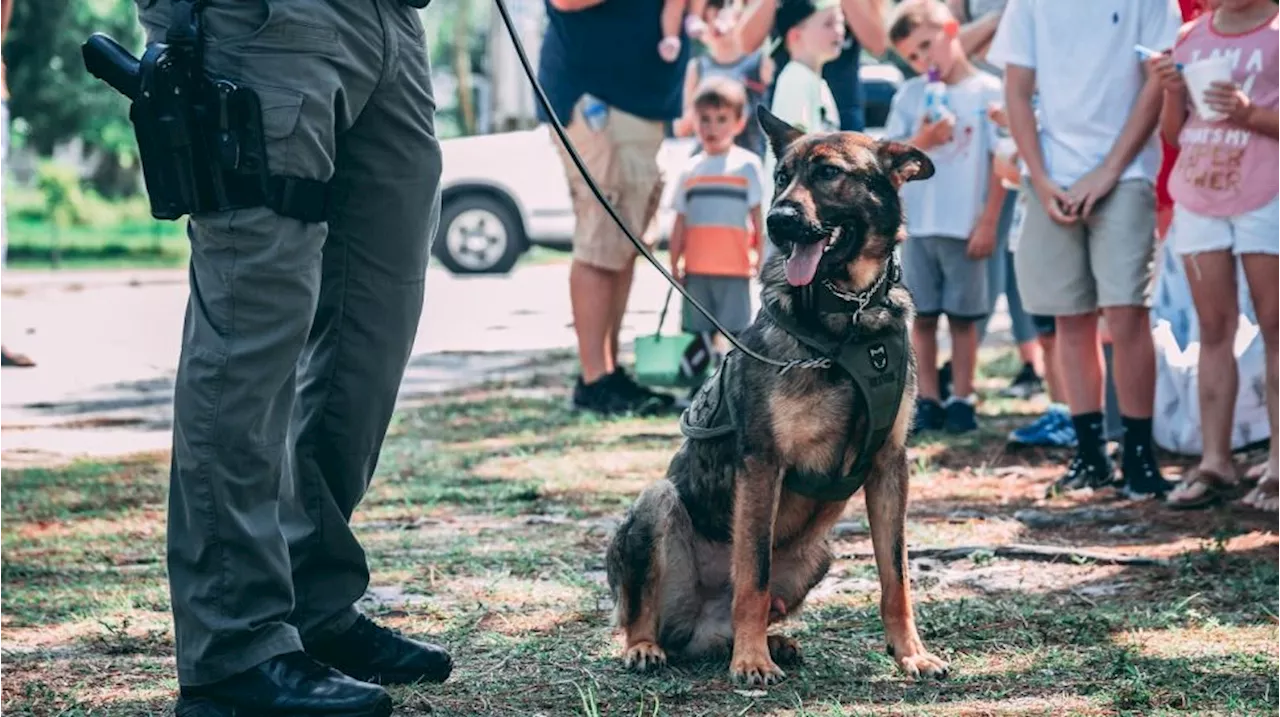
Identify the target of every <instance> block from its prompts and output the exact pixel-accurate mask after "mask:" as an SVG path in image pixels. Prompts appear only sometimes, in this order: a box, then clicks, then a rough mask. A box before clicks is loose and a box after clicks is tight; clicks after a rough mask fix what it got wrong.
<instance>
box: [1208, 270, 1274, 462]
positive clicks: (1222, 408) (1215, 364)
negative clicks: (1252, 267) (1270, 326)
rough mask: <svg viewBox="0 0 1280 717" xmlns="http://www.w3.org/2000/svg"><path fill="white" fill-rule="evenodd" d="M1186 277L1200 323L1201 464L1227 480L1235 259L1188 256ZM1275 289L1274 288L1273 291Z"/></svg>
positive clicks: (1235, 380)
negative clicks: (1202, 443)
mask: <svg viewBox="0 0 1280 717" xmlns="http://www.w3.org/2000/svg"><path fill="white" fill-rule="evenodd" d="M1186 266H1187V280H1188V281H1189V282H1190V284H1191V297H1192V299H1193V300H1194V301H1195V306H1196V317H1197V319H1198V320H1199V323H1200V370H1199V378H1198V381H1199V392H1200V432H1201V435H1202V436H1203V438H1204V452H1203V453H1202V455H1201V458H1200V467H1201V468H1202V469H1204V470H1207V471H1210V472H1212V473H1214V474H1216V475H1220V476H1223V477H1227V478H1230V477H1231V476H1232V474H1233V473H1234V472H1235V468H1234V466H1233V464H1232V461H1231V425H1232V419H1233V417H1234V416H1235V407H1236V390H1237V387H1238V384H1239V371H1238V368H1237V366H1236V356H1235V351H1234V346H1233V344H1234V343H1235V337H1236V324H1237V320H1238V318H1239V314H1240V307H1239V306H1237V305H1236V261H1235V257H1234V256H1232V254H1231V252H1229V251H1213V252H1205V253H1202V254H1196V255H1194V256H1190V257H1187V258H1186ZM1272 293H1274V291H1273V292H1272Z"/></svg>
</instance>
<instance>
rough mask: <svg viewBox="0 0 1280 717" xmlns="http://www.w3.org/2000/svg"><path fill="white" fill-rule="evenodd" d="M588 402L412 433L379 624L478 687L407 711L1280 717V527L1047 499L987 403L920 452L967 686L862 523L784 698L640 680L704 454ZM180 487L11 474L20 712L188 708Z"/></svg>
mask: <svg viewBox="0 0 1280 717" xmlns="http://www.w3.org/2000/svg"><path fill="white" fill-rule="evenodd" d="M987 385H988V387H990V386H991V385H993V384H990V383H988V384H987ZM564 398H565V395H564V389H563V387H562V386H561V385H560V382H559V381H547V380H545V379H544V380H542V381H540V382H539V383H535V384H525V385H520V386H493V387H489V388H485V389H477V390H471V391H467V392H465V393H462V394H457V395H451V396H448V397H444V398H440V399H438V400H433V401H431V402H430V403H427V404H425V405H421V406H418V407H415V408H412V409H408V410H404V411H402V412H401V413H400V414H399V415H398V416H397V418H396V421H395V422H394V424H393V427H392V431H391V435H390V436H389V438H388V441H387V445H386V449H385V451H384V457H383V460H382V463H381V467H380V469H379V475H378V477H377V479H376V481H375V484H374V487H373V489H372V490H371V492H370V494H369V496H368V498H367V499H366V501H365V503H364V505H363V506H362V508H361V510H360V511H359V513H358V517H357V530H358V531H359V535H360V538H361V540H362V541H363V543H364V545H365V547H366V550H367V552H368V554H369V556H370V558H371V560H372V563H373V576H374V577H373V587H372V588H371V590H370V592H369V594H368V596H367V597H366V599H365V609H366V610H367V611H368V612H369V613H370V614H372V615H374V616H376V617H377V618H378V619H379V620H380V621H382V622H383V623H385V624H388V625H390V626H393V627H396V628H398V629H401V630H404V631H405V632H407V633H410V634H414V635H418V636H423V637H426V638H429V639H433V640H437V641H440V642H442V643H444V644H446V645H448V646H449V648H450V649H451V650H452V651H453V653H454V656H455V660H456V664H457V666H458V667H457V669H456V670H455V672H454V676H453V677H452V678H451V679H450V680H449V682H448V683H447V684H445V685H440V686H423V687H417V688H409V689H396V690H394V695H395V697H396V699H397V703H398V705H399V709H398V714H405V715H414V714H426V713H428V712H430V713H432V714H443V715H573V714H581V715H591V716H594V715H655V714H657V715H852V714H927V715H987V714H1001V715H1005V714H1007V715H1014V714H1016V715H1023V714H1055V715H1057V714H1062V715H1066V714H1071V715H1113V714H1142V715H1149V714H1172V713H1182V712H1187V713H1195V714H1222V715H1244V714H1275V713H1276V711H1277V706H1278V705H1277V698H1278V690H1277V669H1278V668H1280V661H1278V659H1277V620H1276V611H1277V598H1278V589H1277V583H1278V579H1280V577H1278V573H1277V534H1276V527H1277V526H1276V517H1275V516H1267V515H1260V514H1257V513H1254V512H1250V511H1246V510H1243V509H1240V508H1237V507H1235V506H1234V505H1226V506H1221V507H1218V508H1215V509H1212V510H1207V511H1201V512H1193V513H1176V512H1173V511H1169V510H1167V509H1165V508H1163V507H1161V506H1160V505H1158V504H1155V503H1144V504H1133V503H1129V502H1126V501H1121V500H1117V499H1116V497H1115V496H1114V495H1113V494H1111V493H1110V492H1109V491H1108V492H1102V493H1098V494H1091V495H1082V496H1075V497H1072V498H1057V499H1053V500H1045V499H1043V497H1042V496H1043V495H1044V489H1045V487H1046V486H1047V485H1048V483H1049V482H1051V480H1052V479H1053V477H1054V476H1055V475H1056V473H1057V471H1058V470H1060V469H1061V463H1062V461H1063V458H1064V457H1063V456H1061V455H1055V454H1052V453H1046V452H1042V451H1029V452H1010V451H1009V450H1007V449H1006V448H1005V444H1004V440H1003V436H1004V435H1005V434H1006V433H1007V432H1008V430H1009V429H1010V428H1012V427H1013V426H1016V425H1018V424H1019V423H1021V422H1023V421H1025V420H1027V419H1028V418H1029V415H1030V414H1032V413H1034V410H1035V408H1036V406H1035V405H1034V404H1030V403H1022V402H990V403H988V404H987V405H985V406H984V407H983V409H982V410H983V413H984V418H985V421H984V428H983V430H982V431H981V432H980V433H979V434H978V435H976V436H972V437H966V438H963V439H956V440H949V439H948V440H944V439H928V440H922V441H919V442H917V444H916V445H914V446H913V448H912V456H913V459H914V462H915V471H914V476H913V482H912V487H911V498H912V501H911V506H910V520H909V525H908V539H909V546H910V549H911V552H912V559H911V572H912V578H913V583H914V587H915V596H916V601H917V616H918V619H919V623H920V629H921V632H922V636H923V638H924V640H925V641H926V643H927V644H928V645H929V647H930V648H931V649H932V650H933V651H934V652H936V653H938V654H940V655H942V656H944V657H945V658H946V659H948V660H949V661H950V662H951V665H952V668H953V676H952V677H951V678H950V679H949V680H947V681H945V682H940V683H938V682H926V683H913V682H910V681H908V680H906V679H905V678H904V677H903V676H901V675H900V674H898V673H897V672H896V670H895V668H894V667H893V665H892V663H891V662H890V660H889V658H887V657H886V656H885V654H884V650H883V644H884V643H883V632H882V630H881V626H880V622H879V617H878V612H877V607H876V606H877V601H878V597H879V588H878V585H877V583H876V581H875V571H874V565H873V562H872V559H871V557H870V556H871V544H870V540H869V537H868V536H867V533H866V520H865V510H864V506H863V505H862V503H861V501H860V500H857V499H855V500H854V501H852V502H851V504H850V507H849V510H848V514H847V515H846V516H845V518H844V520H843V521H842V522H841V523H840V524H839V525H838V526H837V528H836V531H835V532H836V538H835V541H836V550H837V553H838V555H839V560H837V562H836V564H835V566H834V567H833V569H832V571H831V574H830V576H829V577H828V578H827V579H826V580H825V581H823V583H822V584H821V585H819V586H818V587H817V588H816V590H815V591H814V593H813V594H812V596H811V599H810V601H809V605H808V608H807V609H806V610H805V611H804V612H803V613H802V614H800V615H798V616H795V617H793V618H792V619H790V620H789V621H787V622H786V623H784V624H783V625H782V626H781V629H782V630H783V631H784V632H786V633H788V634H790V635H792V636H794V637H796V638H797V639H798V640H799V641H800V642H801V644H802V646H803V649H804V655H805V661H804V664H802V665H800V666H798V667H795V668H792V669H790V670H789V671H788V678H787V679H786V680H785V681H784V682H783V683H781V684H780V685H778V686H775V687H773V688H770V689H768V690H743V689H739V688H735V687H734V686H733V685H731V684H730V683H729V682H728V680H727V661H726V660H708V661H705V662H701V663H696V664H677V665H673V666H672V667H670V668H668V669H666V670H664V671H662V672H659V673H655V674H650V675H643V676H638V675H632V674H628V673H627V672H625V671H624V670H623V669H622V668H621V666H620V665H619V663H618V661H617V659H616V655H617V651H618V644H617V640H616V637H615V636H614V635H613V633H612V631H611V629H610V624H609V623H610V614H609V609H610V602H609V596H608V591H607V590H606V588H605V585H604V572H603V567H604V566H603V551H604V546H605V544H606V541H607V539H608V535H609V532H610V531H611V530H612V529H613V527H614V526H615V525H616V524H617V521H618V519H619V517H620V516H621V514H622V512H623V511H624V510H625V508H626V506H627V504H628V503H629V502H630V500H631V499H632V498H633V497H634V496H635V494H636V493H637V492H638V491H639V490H640V489H641V488H642V487H643V486H644V485H645V484H647V483H648V482H650V481H652V480H655V479H657V478H659V477H660V476H661V475H662V473H663V471H664V470H665V467H666V463H667V461H668V459H669V458H670V456H671V453H672V451H673V450H674V448H675V446H676V445H677V444H678V441H679V434H678V430H677V428H676V425H675V422H674V421H673V420H671V419H662V420H658V419H655V420H626V421H616V422H601V421H597V420H593V419H590V418H586V417H580V416H576V415H573V414H571V413H569V412H567V411H566V410H565V409H564V403H565V401H564ZM1168 465H1170V473H1171V474H1176V473H1177V472H1178V471H1179V470H1180V467H1179V463H1178V462H1177V461H1173V460H1171V461H1170V463H1169V464H1168ZM167 469H168V461H167V456H165V455H158V454H157V455H140V456H137V457H135V458H132V459H129V460H125V461H119V462H114V463H107V464H100V463H80V464H75V465H72V466H62V467H56V468H43V469H42V468H31V469H24V470H19V471H5V472H4V474H3V492H2V493H0V496H2V502H3V561H2V572H3V583H4V594H3V598H2V600H3V605H2V606H3V623H2V628H0V629H2V634H3V650H4V652H3V678H4V679H3V704H2V706H3V711H4V714H6V715H90V714H104V715H146V714H164V713H168V712H170V710H171V709H172V701H173V699H174V695H175V691H176V683H175V680H174V677H173V658H172V650H173V638H172V632H171V629H170V626H169V613H168V609H169V608H168V592H167V587H166V584H165V580H164V567H163V563H162V560H163V556H164V544H163V539H164V500H165V481H166V478H167ZM1053 550H1056V551H1059V552H1058V554H1051V555H1050V554H1045V553H1047V552H1049V551H1053Z"/></svg>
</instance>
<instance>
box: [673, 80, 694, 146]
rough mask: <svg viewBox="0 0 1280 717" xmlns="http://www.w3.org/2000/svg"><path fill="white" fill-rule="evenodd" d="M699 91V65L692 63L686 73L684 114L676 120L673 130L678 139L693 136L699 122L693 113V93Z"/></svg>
mask: <svg viewBox="0 0 1280 717" xmlns="http://www.w3.org/2000/svg"><path fill="white" fill-rule="evenodd" d="M697 90H698V63H697V62H690V63H689V65H688V67H687V68H686V69H685V72H684V112H683V113H682V114H681V115H680V117H679V118H678V119H676V121H675V123H674V125H673V126H672V128H671V129H672V130H673V132H674V134H675V136H677V137H691V136H693V131H694V126H695V124H696V122H697V120H696V118H695V117H694V112H693V93H695V92H697Z"/></svg>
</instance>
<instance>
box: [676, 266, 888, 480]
mask: <svg viewBox="0 0 1280 717" xmlns="http://www.w3.org/2000/svg"><path fill="white" fill-rule="evenodd" d="M900 273H901V272H900V269H899V267H898V263H897V261H896V260H890V265H889V267H888V268H887V270H886V272H885V274H882V275H881V276H882V278H884V279H885V280H883V281H880V282H878V283H877V285H876V286H874V287H872V288H871V289H869V290H868V291H867V292H865V293H862V294H846V293H845V292H841V291H839V290H838V289H836V288H835V287H833V286H831V285H830V284H829V283H826V282H824V283H823V284H822V285H821V287H820V288H817V289H813V288H808V287H807V288H806V289H805V290H803V291H801V294H800V297H799V303H800V304H801V305H802V306H804V307H806V308H807V309H809V310H810V311H812V310H814V309H816V310H817V313H827V314H830V313H845V314H847V313H853V314H854V315H855V323H856V316H857V314H858V313H860V312H861V311H862V310H863V309H865V308H866V307H867V306H869V305H872V304H873V303H874V302H876V301H879V300H882V299H883V297H884V296H885V295H886V294H887V293H888V291H889V288H890V287H891V286H892V285H894V284H896V283H897V282H898V281H899V280H900V278H901V277H900ZM850 303H854V304H856V308H854V309H853V311H851V310H850V306H849V305H850ZM763 309H764V311H765V312H766V313H767V314H768V315H769V318H770V319H772V320H773V322H774V323H775V324H777V325H778V327H779V328H781V329H782V330H783V331H786V332H787V333H788V334H791V336H792V337H794V338H795V339H796V340H797V341H799V342H800V343H802V344H804V345H805V346H808V347H809V348H810V349H812V350H814V351H815V352H817V353H818V354H819V355H820V356H822V357H824V358H826V359H828V360H829V361H830V362H831V365H832V368H836V367H838V370H840V371H843V372H844V373H845V374H847V375H848V376H849V378H850V380H852V381H853V383H854V386H855V387H856V390H855V391H854V397H855V398H854V400H855V402H856V407H857V408H856V409H855V410H860V411H861V413H862V415H864V416H866V417H867V420H866V421H865V430H864V431H863V436H862V445H861V446H860V447H859V450H858V455H857V458H856V459H855V460H854V463H853V466H852V467H850V469H849V472H848V473H846V474H843V475H842V474H841V472H840V466H841V465H842V464H843V463H844V457H845V455H846V454H847V453H848V449H849V446H850V444H851V443H852V442H853V440H854V435H853V434H854V432H855V430H856V429H857V427H858V426H859V422H858V421H857V420H854V419H852V418H851V419H850V421H849V428H848V432H847V434H846V435H845V439H844V445H843V446H842V447H841V450H840V451H839V452H838V453H837V458H836V461H835V465H834V466H832V468H831V469H830V470H828V471H827V472H826V473H816V472H810V471H802V470H797V469H796V468H794V467H791V468H788V469H787V474H786V476H785V478H784V485H785V486H786V488H787V489H788V490H790V491H792V492H794V493H798V494H800V495H802V496H805V497H806V498H812V499H813V500H818V501H823V502H831V501H841V500H846V499H848V498H849V496H852V495H853V494H854V493H857V492H858V490H859V489H860V488H862V485H863V484H864V483H866V480H867V477H868V476H869V475H870V472H871V462H872V460H873V459H874V458H875V455H876V453H877V452H878V451H879V450H880V448H881V447H882V446H883V445H884V444H885V442H886V441H887V440H888V439H889V434H890V433H891V432H892V431H893V424H894V422H895V421H897V418H898V410H899V408H900V407H901V405H902V395H903V392H904V391H905V390H906V386H907V356H908V354H907V351H908V349H907V331H906V327H905V325H904V326H903V327H901V328H899V329H895V330H892V331H888V332H883V333H877V334H871V335H866V334H863V333H862V332H858V331H854V332H852V334H851V335H850V336H848V337H846V338H844V339H833V338H831V337H829V335H827V334H826V332H825V331H822V330H821V329H819V328H817V327H814V326H808V325H804V324H801V323H800V322H799V321H797V320H796V319H795V318H794V317H792V316H791V315H789V314H787V313H786V312H784V311H782V310H781V309H780V308H779V307H778V306H777V304H776V302H771V301H770V302H766V303H765V304H764V307H763ZM739 360H740V357H739V352H738V351H736V350H735V351H733V352H731V353H730V354H729V355H728V356H727V357H725V360H724V362H723V363H721V365H720V367H719V368H718V369H716V371H715V373H714V374H713V375H712V376H710V377H709V378H708V379H707V381H706V382H705V383H703V384H702V388H700V389H699V390H698V393H697V395H696V396H694V399H693V401H692V403H691V404H690V405H689V407H688V408H687V409H685V412H684V414H683V415H681V417H680V431H681V433H683V434H684V435H685V436H686V437H688V438H690V439H692V440H712V439H716V438H723V437H725V436H728V435H730V434H733V433H734V432H736V431H737V430H738V426H739V416H738V412H737V411H736V410H735V407H734V405H733V401H731V400H726V397H727V396H728V395H729V394H728V388H729V384H728V383H726V382H727V381H730V380H732V375H733V373H734V371H735V370H736V367H737V365H738V361H739ZM855 415H857V414H856V413H855Z"/></svg>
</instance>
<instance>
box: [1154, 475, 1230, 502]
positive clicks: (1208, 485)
mask: <svg viewBox="0 0 1280 717" xmlns="http://www.w3.org/2000/svg"><path fill="white" fill-rule="evenodd" d="M1235 485H1236V482H1235V480H1234V479H1232V478H1228V477H1227V476H1224V475H1221V474H1219V473H1218V472H1216V471H1210V470H1205V469H1203V468H1192V469H1191V470H1189V471H1187V472H1186V473H1185V474H1184V476H1183V478H1182V481H1181V482H1179V483H1178V486H1177V487H1176V488H1174V489H1173V492H1171V493H1169V497H1168V498H1166V499H1165V505H1167V506H1169V507H1170V508H1173V509H1175V510H1196V509H1199V508H1207V507H1209V506H1211V505H1214V504H1216V503H1218V502H1219V501H1221V500H1222V498H1223V496H1224V495H1225V494H1226V493H1227V491H1229V490H1231V489H1232V488H1233V487H1235Z"/></svg>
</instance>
